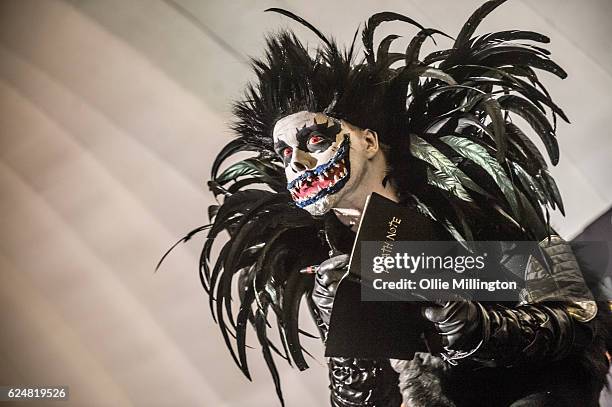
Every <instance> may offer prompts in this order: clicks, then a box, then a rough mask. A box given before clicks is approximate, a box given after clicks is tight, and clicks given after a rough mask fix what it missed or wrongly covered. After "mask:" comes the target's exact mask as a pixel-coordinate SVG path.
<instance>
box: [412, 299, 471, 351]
mask: <svg viewBox="0 0 612 407" xmlns="http://www.w3.org/2000/svg"><path fill="white" fill-rule="evenodd" d="M422 313H423V316H424V317H425V318H426V319H428V320H429V321H431V322H433V324H434V327H435V330H436V332H437V333H438V334H439V335H440V336H441V340H442V346H444V349H445V350H446V351H447V352H451V353H452V352H454V353H457V351H460V352H469V351H472V350H474V349H475V348H476V347H477V346H478V344H479V343H480V342H481V341H482V339H483V325H482V324H483V320H482V311H481V307H480V306H479V305H478V303H476V302H472V301H466V300H463V299H460V300H457V301H443V302H439V303H431V304H430V305H428V306H425V307H423V311H422Z"/></svg>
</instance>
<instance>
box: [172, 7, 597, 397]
mask: <svg viewBox="0 0 612 407" xmlns="http://www.w3.org/2000/svg"><path fill="white" fill-rule="evenodd" d="M503 2H504V1H503V0H494V1H489V2H487V3H485V4H484V5H483V6H482V7H481V8H480V9H478V10H477V11H476V12H475V13H474V14H473V15H472V16H471V17H470V19H469V20H468V22H467V23H466V24H465V25H464V27H463V28H462V30H461V32H460V33H459V34H458V35H457V37H456V38H455V39H454V44H453V46H452V48H449V49H443V50H439V51H436V52H433V53H431V54H429V55H427V56H425V57H422V56H421V55H420V48H421V45H422V44H423V42H424V41H426V40H427V39H428V38H433V36H434V35H439V36H445V37H449V36H448V35H446V34H444V33H442V32H441V31H438V30H435V29H430V28H426V27H423V26H421V25H420V24H418V23H417V22H415V21H413V20H412V19H410V18H408V17H406V16H403V15H400V14H396V13H391V12H384V13H378V14H375V15H374V16H372V17H371V18H370V19H369V20H368V22H367V24H366V25H365V27H364V28H363V30H362V31H361V35H362V39H363V47H364V58H363V59H362V60H359V59H358V57H357V55H356V52H355V39H354V40H353V43H352V44H351V45H350V47H349V48H348V49H344V50H341V49H340V48H339V47H338V45H337V44H336V43H335V42H334V41H333V40H331V39H329V38H327V37H326V36H324V35H323V34H321V33H320V32H319V31H318V30H316V29H315V28H314V27H312V26H311V25H310V24H309V23H308V22H306V21H304V20H302V19H301V18H299V17H297V16H295V15H293V14H291V13H289V12H287V11H284V10H280V9H272V11H276V12H278V13H281V14H284V15H286V16H288V17H290V18H292V19H294V20H297V21H298V22H299V23H301V24H303V25H305V26H307V27H308V28H310V29H311V30H312V31H313V32H314V33H315V34H316V35H317V36H318V37H319V39H320V40H321V41H322V46H321V47H319V48H317V49H316V50H315V51H314V54H313V53H312V52H311V53H309V52H308V50H307V49H306V48H305V47H304V46H303V45H302V44H301V42H300V41H299V40H298V39H297V38H296V36H295V35H294V34H292V33H291V32H286V31H283V32H281V33H279V34H277V35H273V36H270V37H269V38H268V42H267V49H266V55H265V57H264V58H262V59H258V60H253V68H254V70H255V72H256V74H257V80H256V82H255V83H254V84H251V85H249V86H248V88H247V91H246V94H245V97H244V99H243V100H241V101H239V102H238V103H236V105H235V109H234V112H235V115H236V118H237V120H236V122H235V125H234V130H235V131H236V132H237V134H238V137H237V138H236V139H234V140H233V141H231V142H230V143H229V144H228V145H227V146H226V147H225V148H224V149H223V150H222V151H221V152H220V154H219V155H218V157H217V159H216V160H215V162H214V165H213V169H212V175H211V181H210V182H209V187H210V189H211V191H212V192H213V193H214V195H215V196H216V197H218V198H219V197H222V198H223V200H222V202H221V203H220V204H219V205H218V206H212V207H210V208H209V216H210V219H211V224H210V225H206V226H203V227H201V228H198V229H196V230H194V231H192V232H191V233H190V234H189V235H187V236H186V237H185V238H184V239H183V240H184V241H186V240H188V239H190V238H191V237H192V236H193V235H194V234H196V233H199V232H202V231H206V230H207V233H208V235H207V237H208V238H207V240H206V243H205V245H204V248H203V251H202V256H201V261H200V277H201V281H202V284H203V286H204V288H205V290H206V292H207V293H208V294H209V296H210V307H211V311H212V314H213V317H214V318H215V321H216V322H217V323H218V324H219V328H220V330H221V333H222V335H223V337H224V339H225V342H226V344H227V347H228V349H229V350H230V353H231V355H232V357H233V359H234V361H235V362H236V364H237V365H238V366H239V367H240V369H241V370H242V371H243V373H244V374H245V375H246V376H247V377H249V368H248V362H247V357H246V346H245V342H246V336H247V326H248V325H252V326H253V327H254V331H255V333H256V335H257V338H258V340H259V342H260V344H261V347H262V351H263V356H264V358H265V360H266V362H267V364H268V366H269V369H270V372H271V374H272V376H273V378H274V381H275V383H276V389H277V393H278V395H279V398H280V399H281V402H282V400H283V399H282V393H281V388H280V378H279V376H278V373H277V370H276V368H275V362H274V354H276V355H277V356H280V357H282V358H284V359H286V360H287V362H289V363H293V364H295V365H296V366H297V367H298V368H299V369H306V368H307V367H308V366H307V364H306V361H305V359H304V355H303V353H302V348H301V346H300V335H306V333H305V332H302V331H300V330H299V328H298V322H297V321H298V318H297V317H298V311H299V306H300V302H301V299H302V297H305V298H306V301H307V303H308V305H309V307H310V309H311V311H312V313H313V316H314V318H315V320H316V321H317V323H318V326H319V327H320V328H321V334H322V335H323V338H325V335H326V327H327V323H328V321H329V319H328V318H329V312H330V309H331V304H332V302H333V294H334V289H335V284H336V283H337V280H333V279H332V278H331V277H326V278H327V279H328V281H319V279H320V278H321V275H318V277H317V281H315V278H313V275H312V274H304V273H299V272H298V271H299V270H300V269H302V268H303V267H306V266H308V265H312V264H319V263H322V262H324V261H325V260H327V259H328V258H329V256H330V255H329V252H330V250H334V251H339V252H344V253H347V252H348V251H347V250H348V249H347V248H350V246H351V244H352V241H351V240H350V239H351V237H350V232H349V231H347V230H343V226H342V225H340V224H339V222H338V221H337V220H336V219H335V218H334V215H333V214H328V215H326V216H325V217H320V218H315V217H313V216H311V215H310V214H309V213H307V212H306V211H304V210H303V209H300V208H299V207H297V206H296V204H295V203H294V202H293V200H292V197H291V195H290V193H289V192H288V191H287V180H286V179H285V174H284V173H283V167H282V165H281V159H280V158H279V157H278V156H277V155H276V154H275V152H274V150H273V147H272V136H271V134H272V129H273V126H274V124H275V122H276V121H277V120H278V119H280V118H281V117H283V116H286V115H289V114H291V113H295V112H298V111H308V112H323V113H325V114H326V115H329V116H330V117H333V118H335V119H341V120H345V121H346V122H349V123H352V124H353V125H355V126H358V127H360V128H363V129H365V128H368V129H373V130H375V131H376V132H377V133H378V135H379V136H380V141H381V143H382V144H383V145H384V146H385V156H386V158H387V160H388V163H389V171H388V174H387V177H386V178H385V180H384V182H393V183H394V185H395V186H396V187H397V191H398V193H399V198H400V202H401V204H403V205H411V206H414V207H417V208H419V209H420V210H421V211H422V212H423V213H426V214H427V215H428V216H430V217H431V218H433V219H435V220H436V221H437V222H439V223H440V224H441V225H443V226H444V228H445V229H446V230H447V231H448V234H449V236H451V237H452V238H454V239H457V240H483V241H484V240H507V241H509V240H533V241H542V242H543V243H542V244H543V246H545V247H546V251H547V252H550V253H549V255H550V256H551V257H552V258H554V257H555V256H556V258H557V260H558V263H555V266H554V267H553V271H554V272H555V273H557V272H558V274H556V276H557V277H559V278H561V279H564V278H565V279H568V278H569V279H570V280H573V281H575V283H574V284H573V285H571V287H570V288H569V290H570V294H572V293H574V294H575V293H576V292H578V295H579V296H580V298H583V299H584V298H588V292H587V291H585V290H587V289H586V286H585V284H584V281H583V280H582V277H581V274H580V268H579V265H578V263H577V262H576V261H575V258H574V257H573V254H572V252H571V249H569V246H568V245H567V244H566V243H564V242H563V241H562V240H560V239H559V238H558V237H555V236H554V231H552V230H551V229H550V227H549V224H548V210H549V209H552V210H555V209H559V210H560V211H561V212H563V204H562V201H561V197H560V194H559V191H558V189H557V187H556V184H555V181H554V180H553V178H552V177H551V175H550V174H549V172H548V170H547V164H546V162H545V160H544V158H543V156H542V155H541V154H540V152H539V151H538V149H537V147H536V146H535V145H534V144H533V143H532V141H530V139H529V138H528V137H527V136H526V135H525V134H524V133H523V131H522V130H521V129H520V128H519V126H518V125H517V124H515V123H514V122H513V118H514V117H520V118H522V119H524V120H525V121H526V122H527V123H528V124H529V125H530V127H531V128H532V130H533V131H534V133H535V134H537V135H538V136H539V137H540V138H541V140H542V141H543V143H544V145H545V147H546V150H547V153H548V156H549V158H550V161H551V162H552V163H553V164H556V163H557V162H558V159H559V149H558V145H557V140H556V136H555V128H556V120H557V117H560V118H562V119H563V120H567V118H566V116H565V114H564V113H563V111H562V110H561V109H560V108H559V107H558V106H557V105H556V104H555V103H554V102H553V101H552V99H551V98H550V96H549V94H548V92H547V90H546V89H545V87H544V86H543V85H542V83H541V82H540V81H539V80H538V77H537V75H536V71H537V70H543V71H547V72H550V73H552V74H554V75H556V76H558V77H560V78H565V77H566V73H565V72H564V71H563V69H562V68H561V67H559V66H558V65H557V64H555V63H554V62H553V61H551V60H550V59H549V57H548V56H549V52H548V51H547V50H546V49H544V48H542V47H540V46H536V45H534V43H548V42H549V39H548V38H547V37H546V36H544V35H541V34H538V33H535V32H531V31H518V30H511V31H501V32H495V33H489V34H485V35H482V36H476V37H475V36H473V34H474V32H475V30H476V28H477V26H478V24H479V23H480V21H481V20H482V19H483V18H484V17H485V16H486V15H487V14H489V13H490V12H491V11H492V10H494V9H495V8H496V7H497V6H498V5H500V4H501V3H503ZM387 21H403V22H406V23H408V24H410V25H412V26H415V27H417V28H418V29H419V32H418V34H417V35H416V36H415V37H414V38H413V39H412V41H410V43H409V45H408V47H407V49H406V51H405V52H403V53H397V52H391V51H390V46H391V44H392V43H393V42H394V41H396V40H397V38H398V36H396V35H389V36H387V37H385V38H383V39H382V40H381V42H380V45H379V46H378V47H377V48H376V49H375V48H374V33H375V30H376V28H377V27H378V26H379V25H380V24H381V23H384V22H387ZM358 33H359V30H358V31H357V32H356V33H355V37H357V34H358ZM449 38H451V37H449ZM547 115H551V117H552V124H551V122H549V120H548V117H547ZM245 151H247V152H254V153H255V155H254V156H253V157H251V158H247V159H243V160H241V161H239V162H237V163H234V164H232V165H231V166H229V167H228V168H226V169H225V170H224V171H223V172H222V173H220V174H219V169H220V167H221V165H222V163H223V162H224V161H225V160H227V159H228V158H230V157H232V156H233V155H234V154H236V153H241V152H245ZM256 184H260V185H259V186H260V187H262V186H263V187H262V188H259V189H258V188H257V187H256V186H255V185H256ZM345 229H346V228H345ZM223 231H227V232H228V233H229V236H230V239H229V241H227V242H226V243H225V244H224V245H223V246H222V248H221V251H220V253H219V256H218V257H217V259H216V260H215V261H214V263H213V264H211V259H210V257H211V250H212V246H213V242H214V241H215V240H216V239H217V238H218V236H219V235H220V233H221V232H223ZM550 235H553V239H552V240H545V239H547V238H548V237H549V236H550ZM346 236H349V237H348V238H347V237H346ZM332 260H333V259H332ZM328 261H329V260H328ZM559 264H562V265H563V266H562V267H558V265H559ZM211 266H212V267H211ZM336 266H337V265H336ZM538 267H539V266H538V265H537V264H531V265H530V266H529V267H527V268H526V269H525V273H527V278H528V280H532V281H534V282H537V281H539V280H541V279H543V276H542V273H541V269H539V268H538ZM331 268H332V269H334V267H331ZM340 269H341V267H340ZM330 273H331V272H330ZM330 276H331V274H330ZM234 281H237V284H238V296H239V300H240V309H239V312H238V313H237V314H234V312H233V310H232V307H231V302H230V301H231V298H230V297H231V291H232V283H233V282H234ZM544 286H545V285H544ZM313 287H314V294H313ZM540 288H542V286H540ZM572 290H575V291H574V292H572ZM528 294H529V296H531V297H530V298H525V301H523V302H522V303H521V304H514V305H512V306H510V305H508V304H506V305H505V306H504V305H502V304H481V303H476V302H456V303H448V304H445V306H440V307H438V308H437V309H434V310H433V311H432V312H434V313H436V314H435V315H432V316H431V317H432V318H438V319H437V321H438V322H439V324H438V325H437V326H438V327H439V329H440V334H441V335H442V336H443V337H444V339H445V342H444V343H445V345H447V347H446V352H445V353H444V354H443V355H442V356H443V357H438V356H433V355H430V354H427V353H423V354H417V356H416V357H415V358H414V359H413V360H412V361H392V362H390V361H389V360H357V359H345V358H331V359H330V360H329V370H330V382H331V390H332V397H331V400H332V405H334V406H395V407H397V406H399V405H400V404H401V402H402V395H403V399H404V402H405V403H406V407H408V406H481V405H482V406H509V405H512V406H544V405H545V406H549V405H550V406H552V405H554V406H561V405H572V406H574V405H583V406H594V405H596V403H597V395H598V394H599V391H600V389H601V387H602V385H603V381H604V376H605V373H606V371H607V368H608V362H607V359H606V358H605V356H604V352H605V348H604V339H605V336H606V333H605V329H604V328H603V324H602V323H601V321H600V320H601V318H603V316H602V313H603V312H604V310H607V307H600V309H599V311H598V308H597V306H596V305H595V302H593V301H582V302H576V301H572V300H571V299H570V297H568V296H567V294H568V293H567V292H565V293H564V292H559V291H552V292H547V291H546V290H544V291H542V290H540V291H538V290H535V291H533V292H530V293H528ZM544 301H545V302H544ZM270 311H272V312H273V313H274V315H275V317H276V318H275V320H276V321H274V319H270V320H268V315H269V313H270ZM448 321H452V324H447V322H448ZM457 321H464V322H465V324H464V323H461V324H459V325H457V324H456V322H457ZM270 324H276V325H277V327H278V330H279V333H280V343H273V342H272V341H271V340H270V339H269V338H268V337H267V329H268V328H269V327H270V326H271V325H270ZM445 324H446V325H445ZM451 325H452V326H451ZM457 332H459V334H464V333H466V332H471V333H474V332H477V335H475V336H474V335H471V334H470V335H467V336H466V335H463V336H462V335H459V336H457V335H456V334H457ZM466 337H475V338H479V339H480V340H479V341H476V342H472V341H467V342H466V341H465V338H466ZM394 368H395V370H394ZM396 371H397V372H399V374H398V373H397V372H396ZM400 389H401V394H400ZM518 400H522V401H518ZM512 403H516V404H512ZM564 403H565V404H564Z"/></svg>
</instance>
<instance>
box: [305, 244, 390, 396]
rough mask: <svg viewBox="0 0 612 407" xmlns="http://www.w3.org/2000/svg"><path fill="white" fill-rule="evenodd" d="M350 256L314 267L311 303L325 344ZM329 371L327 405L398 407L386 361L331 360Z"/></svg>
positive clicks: (344, 255)
mask: <svg viewBox="0 0 612 407" xmlns="http://www.w3.org/2000/svg"><path fill="white" fill-rule="evenodd" d="M348 262H349V256H348V255H346V254H341V255H338V256H334V257H332V258H330V259H328V260H325V261H324V262H323V263H321V264H320V265H319V266H318V267H316V275H315V283H314V288H313V291H312V296H311V297H312V301H313V303H314V305H315V306H316V308H317V310H316V311H317V314H318V315H317V316H318V318H317V319H318V320H320V321H317V324H318V325H319V328H320V330H321V332H322V333H323V337H324V341H325V338H326V335H327V329H328V327H329V321H330V319H331V311H332V307H333V304H334V297H335V296H336V289H337V288H338V283H339V282H340V280H341V279H342V277H343V276H344V275H345V274H346V272H347V266H348ZM327 364H328V368H329V382H330V386H329V387H330V390H331V395H330V401H331V405H332V406H333V407H355V406H363V407H397V406H399V405H400V403H401V395H400V393H399V390H398V387H397V373H396V372H395V371H393V369H392V368H391V365H390V364H389V361H388V360H386V359H380V360H367V359H354V358H341V357H332V358H329V359H328V361H327Z"/></svg>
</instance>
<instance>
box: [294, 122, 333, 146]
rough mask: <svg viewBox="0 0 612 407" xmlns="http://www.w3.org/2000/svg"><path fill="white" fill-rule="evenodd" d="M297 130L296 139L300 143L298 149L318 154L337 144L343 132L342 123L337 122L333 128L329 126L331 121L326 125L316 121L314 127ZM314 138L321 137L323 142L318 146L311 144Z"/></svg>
mask: <svg viewBox="0 0 612 407" xmlns="http://www.w3.org/2000/svg"><path fill="white" fill-rule="evenodd" d="M296 130H297V133H296V135H295V137H296V139H297V142H298V148H299V149H300V150H302V151H308V152H311V153H318V152H322V151H325V150H327V149H328V148H329V147H330V146H331V145H332V144H333V143H335V142H336V137H337V135H338V133H340V131H341V130H342V127H341V126H340V123H339V122H337V121H335V120H334V121H333V125H332V126H329V121H326V122H325V123H317V122H316V121H314V124H313V125H311V126H308V127H302V128H301V129H296ZM312 136H319V137H321V138H322V139H323V140H322V141H321V142H319V143H317V144H311V143H309V140H310V138H311V137H312Z"/></svg>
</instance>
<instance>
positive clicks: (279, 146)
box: [274, 140, 294, 167]
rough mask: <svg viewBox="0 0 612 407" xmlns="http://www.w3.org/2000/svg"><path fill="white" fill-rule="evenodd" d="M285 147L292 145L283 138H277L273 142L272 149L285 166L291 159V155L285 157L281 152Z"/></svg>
mask: <svg viewBox="0 0 612 407" xmlns="http://www.w3.org/2000/svg"><path fill="white" fill-rule="evenodd" d="M287 147H289V148H294V147H292V146H290V145H289V144H287V143H285V142H284V141H283V140H277V141H276V142H275V143H274V151H275V152H276V154H278V156H279V157H280V159H281V160H283V164H285V167H286V166H287V165H288V164H289V161H291V156H289V157H285V155H284V154H283V151H284V150H285V149H286V148H287Z"/></svg>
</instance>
